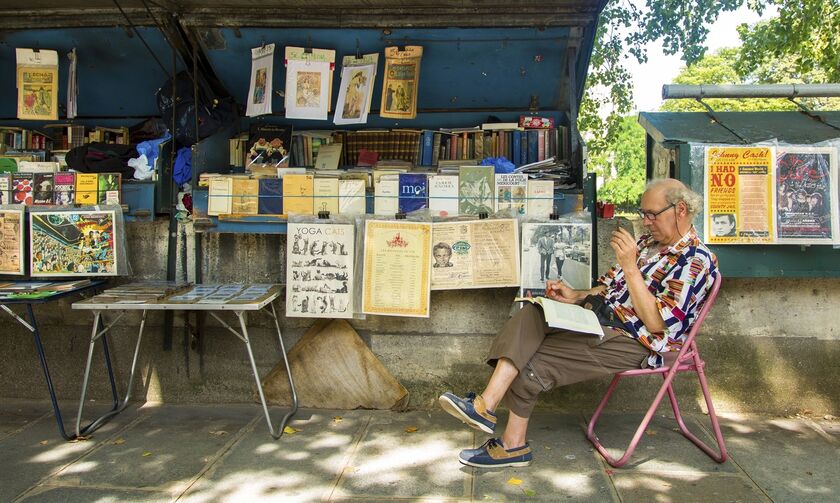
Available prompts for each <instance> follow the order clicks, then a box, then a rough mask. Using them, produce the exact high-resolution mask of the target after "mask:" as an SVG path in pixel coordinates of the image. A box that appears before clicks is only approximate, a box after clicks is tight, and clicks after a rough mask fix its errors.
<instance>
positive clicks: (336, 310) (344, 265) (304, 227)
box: [286, 223, 355, 318]
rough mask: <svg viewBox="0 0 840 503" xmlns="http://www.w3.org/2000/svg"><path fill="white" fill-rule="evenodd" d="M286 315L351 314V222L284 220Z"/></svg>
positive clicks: (321, 315) (322, 315)
mask: <svg viewBox="0 0 840 503" xmlns="http://www.w3.org/2000/svg"><path fill="white" fill-rule="evenodd" d="M287 235H288V243H289V245H288V246H287V247H286V316H287V317H303V318H352V317H353V277H354V273H353V266H354V256H355V255H354V250H353V245H354V243H355V226H354V225H353V224H308V223H290V224H288V233H287Z"/></svg>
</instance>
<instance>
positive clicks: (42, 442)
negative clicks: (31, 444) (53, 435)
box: [38, 440, 50, 445]
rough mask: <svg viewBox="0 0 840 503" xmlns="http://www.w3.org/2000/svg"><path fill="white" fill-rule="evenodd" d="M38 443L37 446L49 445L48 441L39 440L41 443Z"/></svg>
mask: <svg viewBox="0 0 840 503" xmlns="http://www.w3.org/2000/svg"><path fill="white" fill-rule="evenodd" d="M38 443H39V444H41V445H47V444H49V443H50V441H49V440H41V441H40V442H38Z"/></svg>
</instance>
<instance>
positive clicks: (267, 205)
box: [257, 178, 283, 215]
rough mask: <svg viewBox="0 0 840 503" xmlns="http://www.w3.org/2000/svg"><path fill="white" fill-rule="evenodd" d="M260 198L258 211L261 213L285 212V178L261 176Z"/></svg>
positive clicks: (274, 213) (276, 213)
mask: <svg viewBox="0 0 840 503" xmlns="http://www.w3.org/2000/svg"><path fill="white" fill-rule="evenodd" d="M259 184H260V200H259V203H258V205H257V213H259V214H261V215H280V214H282V213H283V180H281V179H279V178H261V179H260V180H259Z"/></svg>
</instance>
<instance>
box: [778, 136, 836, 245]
mask: <svg viewBox="0 0 840 503" xmlns="http://www.w3.org/2000/svg"><path fill="white" fill-rule="evenodd" d="M836 163H837V157H836V150H835V149H834V148H825V147H799V146H796V147H779V148H778V149H777V157H776V177H775V178H776V229H777V235H778V242H779V243H789V244H797V243H798V244H816V243H831V242H832V240H833V238H834V237H835V234H836V233H837V229H836V226H837V222H836V219H832V215H833V214H835V213H836V205H837V201H836V200H835V199H834V197H833V196H834V195H835V194H836V193H837V191H836V185H837V180H836V167H835V165H836ZM833 220H834V221H833Z"/></svg>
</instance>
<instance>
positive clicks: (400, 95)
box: [379, 45, 423, 119]
mask: <svg viewBox="0 0 840 503" xmlns="http://www.w3.org/2000/svg"><path fill="white" fill-rule="evenodd" d="M422 57H423V47H422V46H419V45H408V46H405V47H404V50H402V51H401V50H399V47H386V48H385V78H384V80H383V82H382V104H381V105H380V112H379V115H380V116H381V117H386V118H390V119H413V118H415V117H416V116H417V87H418V85H419V83H420V59H421V58H422Z"/></svg>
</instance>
